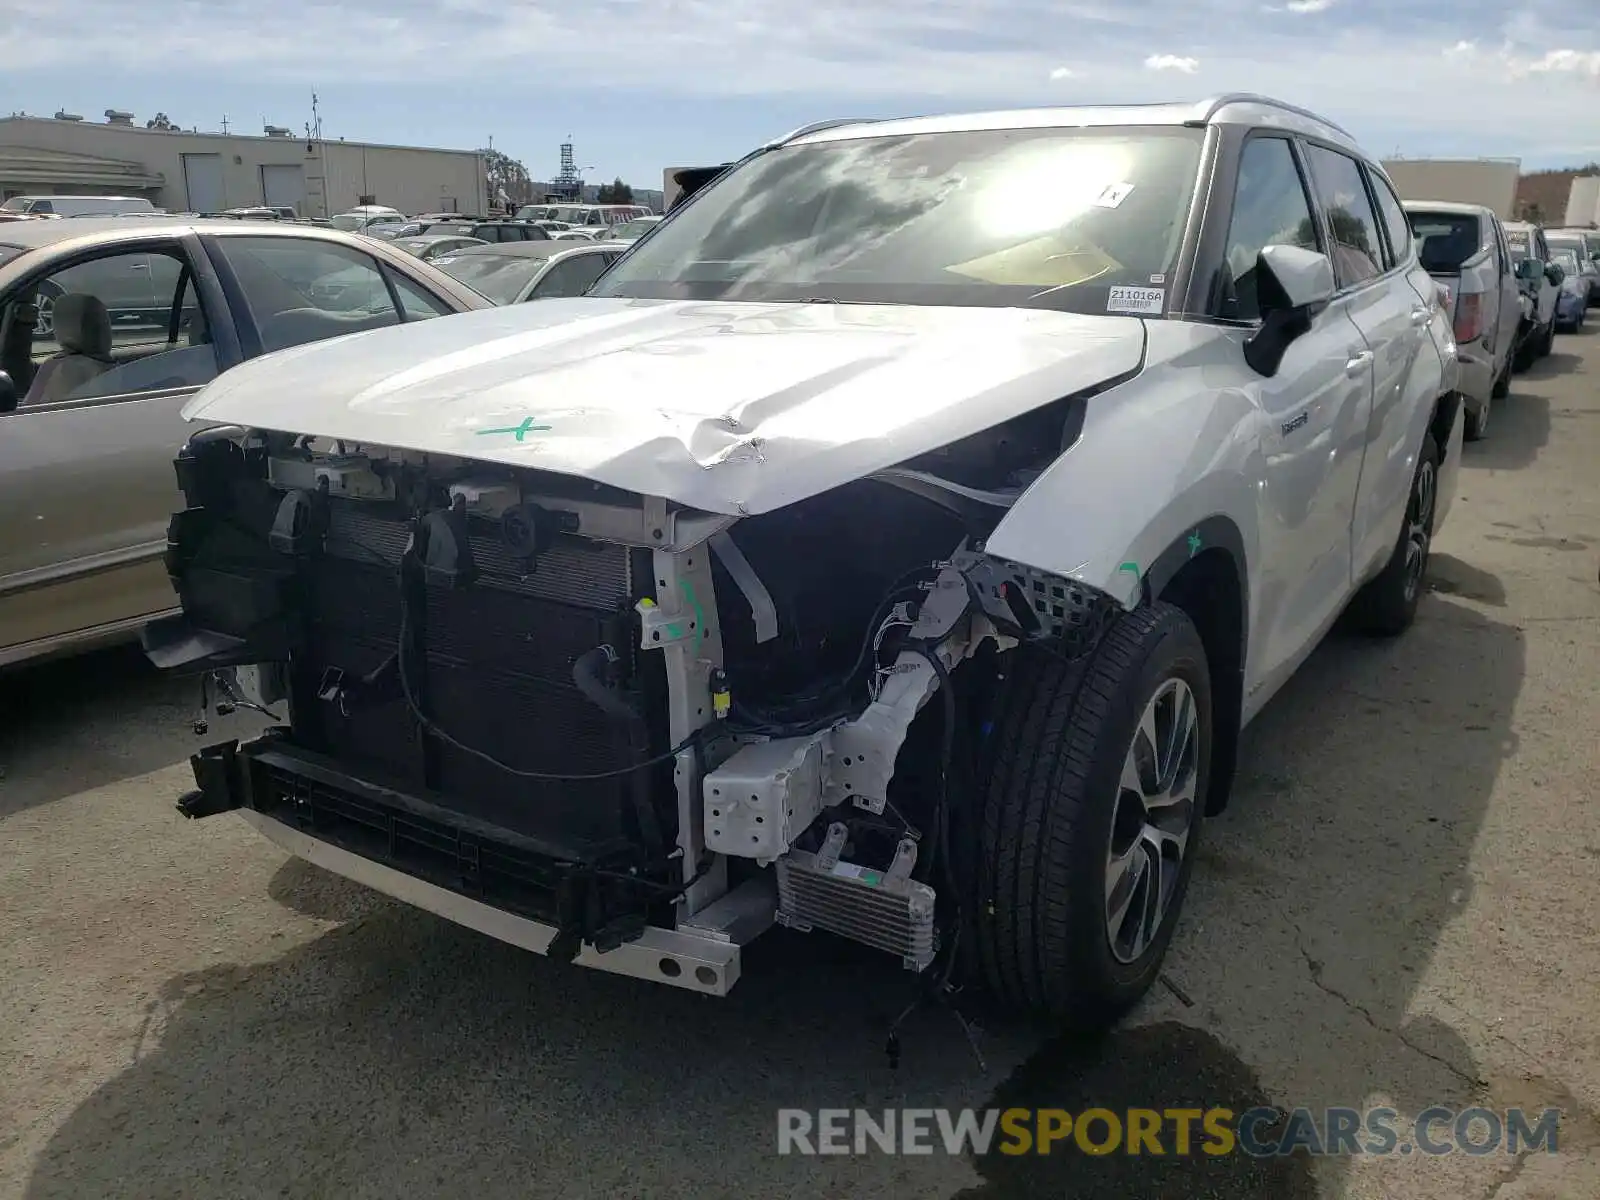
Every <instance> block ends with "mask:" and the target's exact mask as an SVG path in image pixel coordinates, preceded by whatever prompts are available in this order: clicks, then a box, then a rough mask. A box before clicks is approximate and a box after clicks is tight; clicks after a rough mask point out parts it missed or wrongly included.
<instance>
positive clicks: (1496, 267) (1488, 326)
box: [1405, 200, 1523, 441]
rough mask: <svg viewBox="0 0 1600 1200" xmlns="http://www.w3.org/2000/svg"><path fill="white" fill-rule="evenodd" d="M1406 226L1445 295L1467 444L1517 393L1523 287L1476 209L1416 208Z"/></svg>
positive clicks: (1492, 226)
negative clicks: (1495, 407) (1514, 374)
mask: <svg viewBox="0 0 1600 1200" xmlns="http://www.w3.org/2000/svg"><path fill="white" fill-rule="evenodd" d="M1405 210H1406V218H1407V220H1408V221H1409V222H1410V224H1411V234H1412V237H1414V238H1415V239H1416V243H1417V258H1418V261H1420V262H1421V264H1422V266H1423V269H1424V270H1426V271H1427V272H1428V273H1429V274H1430V275H1432V276H1433V278H1434V280H1435V281H1436V282H1437V283H1438V284H1439V286H1440V287H1441V288H1442V289H1443V292H1444V297H1445V308H1446V311H1447V312H1448V314H1449V316H1450V320H1451V323H1452V325H1453V327H1454V330H1455V339H1456V350H1457V357H1458V359H1459V362H1460V372H1461V382H1460V391H1461V396H1462V399H1463V402H1464V403H1465V406H1466V418H1465V419H1466V427H1465V437H1466V439H1467V440H1468V441H1476V440H1477V439H1479V438H1481V437H1483V436H1484V434H1485V433H1486V432H1487V431H1488V428H1489V411H1490V407H1491V405H1492V403H1493V402H1494V401H1495V400H1503V399H1504V398H1505V397H1506V395H1507V393H1508V392H1509V391H1510V388H1511V369H1512V359H1513V358H1514V357H1515V353H1516V349H1517V339H1518V336H1519V334H1520V332H1521V328H1522V312H1523V308H1522V287H1521V284H1520V283H1519V282H1518V280H1517V274H1516V264H1515V263H1514V262H1513V261H1512V259H1511V250H1510V247H1509V246H1508V245H1507V243H1506V237H1505V231H1504V230H1503V229H1502V228H1501V226H1500V219H1499V218H1498V217H1497V216H1495V214H1494V212H1493V211H1492V210H1491V209H1488V208H1485V207H1483V206H1482V205H1477V204H1454V203H1449V202H1446V201H1442V200H1413V201H1408V202H1407V203H1406V204H1405Z"/></svg>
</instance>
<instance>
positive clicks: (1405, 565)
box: [1351, 433, 1439, 637]
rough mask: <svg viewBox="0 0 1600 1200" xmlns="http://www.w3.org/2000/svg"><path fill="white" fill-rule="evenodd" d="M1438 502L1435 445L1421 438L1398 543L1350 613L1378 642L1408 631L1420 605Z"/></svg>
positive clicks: (1437, 460) (1427, 436)
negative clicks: (1382, 638) (1420, 448)
mask: <svg viewBox="0 0 1600 1200" xmlns="http://www.w3.org/2000/svg"><path fill="white" fill-rule="evenodd" d="M1438 498H1439V445H1438V443H1437V442H1435V441H1434V440H1433V435H1432V434H1431V433H1429V434H1424V435H1423V439H1422V454H1421V456H1420V457H1419V460H1418V462H1417V469H1416V471H1415V473H1413V475H1412V477H1411V495H1410V497H1409V498H1408V499H1407V500H1406V515H1405V520H1404V521H1403V522H1402V523H1401V526H1400V540H1399V541H1398V542H1397V543H1395V548H1394V553H1393V554H1391V555H1390V556H1389V562H1388V564H1387V565H1386V566H1385V567H1384V568H1383V573H1382V574H1381V575H1379V576H1378V577H1377V578H1376V579H1374V580H1372V581H1371V582H1370V583H1368V584H1367V585H1366V586H1365V587H1363V588H1362V589H1361V590H1360V591H1359V592H1357V593H1356V597H1355V600H1354V601H1353V602H1352V605H1351V608H1352V610H1353V615H1354V616H1355V617H1356V619H1357V621H1358V622H1359V624H1360V625H1361V627H1362V628H1363V629H1365V630H1366V631H1367V632H1368V633H1370V634H1373V635H1375V636H1377V637H1394V636H1396V635H1398V634H1401V633H1404V632H1405V631H1406V630H1407V629H1409V628H1410V626H1411V622H1412V621H1413V620H1414V619H1415V618H1416V615H1417V605H1418V604H1419V603H1421V601H1422V580H1423V577H1424V576H1425V575H1426V574H1427V571H1428V555H1429V552H1430V551H1431V550H1432V547H1433V514H1434V506H1435V504H1436V503H1437V502H1438Z"/></svg>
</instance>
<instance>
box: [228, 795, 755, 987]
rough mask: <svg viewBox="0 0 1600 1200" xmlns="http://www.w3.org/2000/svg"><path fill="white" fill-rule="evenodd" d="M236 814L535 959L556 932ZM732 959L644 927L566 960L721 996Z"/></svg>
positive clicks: (688, 935)
mask: <svg viewBox="0 0 1600 1200" xmlns="http://www.w3.org/2000/svg"><path fill="white" fill-rule="evenodd" d="M240 815H241V816H243V817H244V819H245V820H246V821H248V822H249V823H250V824H251V825H252V826H254V827H255V828H256V829H257V830H258V831H259V832H260V833H262V834H264V835H266V836H267V837H268V838H270V839H271V840H272V841H274V842H276V843H277V844H278V845H279V846H281V847H282V848H283V849H285V850H287V851H289V853H291V854H294V855H296V856H297V857H300V858H303V859H305V860H306V861H307V862H310V863H313V864H315V865H316V866H319V867H321V868H323V869H324V870H327V871H332V872H333V873H334V874H335V875H342V876H344V877H345V878H346V879H349V880H352V881H354V882H355V883H359V884H362V885H363V886H365V887H369V888H372V889H373V890H374V891H378V892H382V893H383V894H384V895H386V896H392V897H394V898H395V899H396V900H403V901H404V902H405V903H407V904H410V905H413V906H414V907H416V908H420V909H423V910H424V911H426V912H431V913H433V914H434V915H435V916H440V917H443V918H444V919H445V920H447V921H451V922H454V923H455V924H457V925H462V926H465V927H466V928H468V929H472V930H476V931H477V932H478V933H482V934H486V935H487V936H489V937H492V938H495V939H497V940H498V941H502V942H506V943H508V944H510V945H513V946H517V947H520V948H521V949H524V950H531V951H533V953H535V954H548V953H549V951H550V946H551V943H553V942H554V941H555V940H556V938H557V937H558V935H559V931H558V930H557V929H556V928H555V926H553V925H548V924H545V923H544V922H542V921H535V920H531V919H529V918H527V917H522V916H518V915H517V914H515V913H510V912H507V911H505V910H504V909H501V908H495V907H493V906H492V905H488V904H484V903H481V902H480V901H477V900H473V899H471V898H470V897H467V896H463V895H460V894H459V893H457V892H452V891H450V890H449V889H447V888H442V887H440V886H438V885H437V884H433V883H429V882H428V881H427V880H424V879H418V878H417V877H416V876H414V875H408V874H406V873H405V872H404V871H397V870H395V869H394V868H393V867H388V866H385V865H384V864H382V863H379V862H374V861H372V860H371V859H368V858H363V857H362V856H360V855H359V854H352V853H351V852H350V851H348V850H343V849H341V848H340V847H338V846H334V845H330V844H329V843H327V842H323V841H319V840H318V839H317V838H314V837H311V836H310V835H308V834H305V833H302V832H300V831H299V830H298V829H292V828H290V827H289V826H288V825H285V824H284V823H283V822H282V821H277V820H274V819H273V818H271V817H268V816H263V815H262V814H261V813H258V812H254V811H252V810H250V809H243V810H241V812H240ZM739 955H740V950H739V946H738V945H737V944H736V943H734V942H733V941H725V940H721V939H720V938H718V937H716V936H714V935H711V934H701V933H694V932H679V931H676V930H670V929H658V928H655V927H653V926H652V927H648V928H646V929H645V930H644V932H643V933H641V934H640V935H639V936H638V937H637V938H636V939H635V940H633V941H631V942H624V943H622V944H621V945H619V946H617V947H616V948H615V949H612V950H607V951H605V952H603V953H602V952H600V951H598V950H596V949H595V948H594V947H593V946H584V947H583V949H582V950H581V951H580V952H579V953H578V956H577V958H576V959H574V960H573V961H574V962H576V963H577V964H578V965H579V966H584V967H593V968H595V969H596V970H600V971H609V972H610V973H611V974H613V975H628V976H631V977H633V978H635V979H648V980H653V981H655V982H657V983H667V984H671V985H672V986H674V987H681V988H685V989H687V990H688V991H691V992H702V993H705V994H707V995H712V996H724V995H726V994H727V993H728V990H729V989H730V988H732V987H733V985H734V984H735V983H737V982H738V980H739Z"/></svg>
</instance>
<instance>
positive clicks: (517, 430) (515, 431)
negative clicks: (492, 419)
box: [478, 417, 550, 442]
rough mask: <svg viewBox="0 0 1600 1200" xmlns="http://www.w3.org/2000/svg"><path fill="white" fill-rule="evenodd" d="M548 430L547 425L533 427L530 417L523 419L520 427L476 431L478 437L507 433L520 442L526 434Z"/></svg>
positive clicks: (509, 426)
mask: <svg viewBox="0 0 1600 1200" xmlns="http://www.w3.org/2000/svg"><path fill="white" fill-rule="evenodd" d="M549 428H550V426H548V425H535V424H534V423H533V418H532V417H523V418H522V424H521V425H507V426H504V427H502V428H499V429H480V430H478V436H479V437H487V436H488V435H489V434H491V433H509V434H510V435H511V436H512V437H514V438H516V439H517V441H519V442H520V441H521V440H522V439H523V438H524V437H525V436H526V435H527V434H530V433H541V432H544V431H545V430H548V429H549Z"/></svg>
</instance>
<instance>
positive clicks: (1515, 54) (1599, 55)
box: [1444, 41, 1600, 83]
mask: <svg viewBox="0 0 1600 1200" xmlns="http://www.w3.org/2000/svg"><path fill="white" fill-rule="evenodd" d="M1444 53H1445V57H1446V58H1449V59H1453V60H1455V61H1457V62H1460V63H1463V64H1476V65H1477V66H1479V67H1480V68H1482V69H1484V70H1486V71H1493V70H1496V69H1499V70H1502V71H1503V72H1504V73H1505V74H1506V76H1507V77H1508V78H1510V79H1513V80H1525V79H1527V78H1528V76H1530V75H1576V76H1579V77H1580V78H1583V79H1586V80H1588V81H1591V82H1594V83H1600V50H1547V51H1545V52H1544V53H1543V54H1541V55H1538V56H1537V57H1535V56H1533V55H1531V54H1526V53H1522V52H1520V51H1519V50H1518V49H1517V48H1516V47H1515V46H1514V45H1511V44H1509V43H1508V44H1506V45H1503V46H1501V47H1500V49H1499V50H1497V51H1495V52H1494V53H1492V54H1486V53H1484V52H1483V51H1482V50H1480V49H1479V48H1478V45H1477V43H1476V42H1468V41H1461V42H1457V43H1456V44H1455V45H1453V46H1451V47H1449V48H1447V49H1446V50H1445V52H1444Z"/></svg>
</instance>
